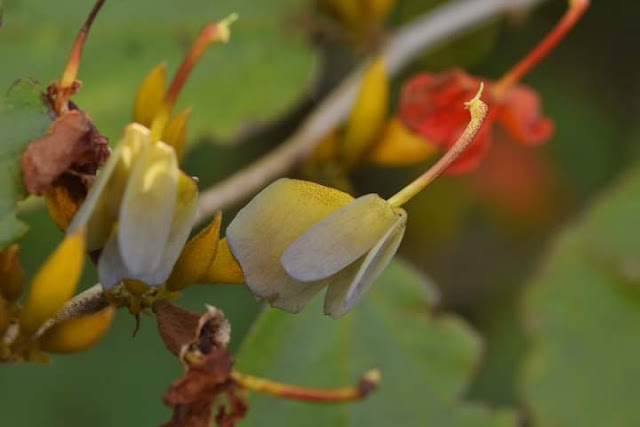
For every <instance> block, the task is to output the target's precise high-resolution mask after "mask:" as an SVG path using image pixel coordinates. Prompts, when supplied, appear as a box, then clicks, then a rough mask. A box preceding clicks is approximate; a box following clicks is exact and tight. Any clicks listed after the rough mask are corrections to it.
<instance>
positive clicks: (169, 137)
mask: <svg viewBox="0 0 640 427" xmlns="http://www.w3.org/2000/svg"><path fill="white" fill-rule="evenodd" d="M190 114H191V109H190V108H187V109H186V110H184V111H183V112H182V113H180V114H178V115H177V116H174V117H172V118H171V119H170V120H169V122H168V123H167V124H166V126H165V128H164V131H163V133H162V141H164V142H165V143H167V144H169V145H170V146H172V147H173V149H174V150H175V152H176V156H177V158H178V161H180V160H181V159H182V156H183V155H184V149H185V144H186V139H187V120H189V115H190Z"/></svg>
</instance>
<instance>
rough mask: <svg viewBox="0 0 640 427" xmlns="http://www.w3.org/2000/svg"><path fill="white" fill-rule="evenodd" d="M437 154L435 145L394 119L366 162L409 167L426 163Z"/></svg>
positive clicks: (389, 122)
mask: <svg viewBox="0 0 640 427" xmlns="http://www.w3.org/2000/svg"><path fill="white" fill-rule="evenodd" d="M437 152H438V147H437V146H436V145H435V144H433V143H431V142H429V141H427V140H425V139H423V138H421V137H419V136H418V135H415V134H413V133H412V132H411V131H410V130H409V129H407V128H406V127H405V125H404V124H402V122H401V121H400V120H398V119H397V118H395V117H394V118H392V119H390V120H389V121H388V122H387V126H386V127H385V129H384V131H383V132H382V136H381V137H380V139H379V140H378V142H376V143H375V144H374V146H373V148H372V149H371V151H369V153H368V155H367V159H366V160H367V162H368V163H372V164H375V165H379V166H409V165H413V164H416V163H420V162H424V161H425V160H428V159H429V158H431V157H432V156H433V155H434V154H436V153H437Z"/></svg>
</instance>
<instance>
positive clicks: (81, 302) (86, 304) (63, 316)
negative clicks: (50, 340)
mask: <svg viewBox="0 0 640 427" xmlns="http://www.w3.org/2000/svg"><path fill="white" fill-rule="evenodd" d="M107 305H109V302H108V301H107V299H106V297H105V295H104V292H103V291H102V285H100V284H97V285H94V286H92V287H90V288H89V289H87V290H86V291H84V292H81V293H79V294H78V295H76V296H75V297H73V298H72V299H70V300H69V301H67V303H66V304H65V305H64V306H63V307H62V309H61V310H60V311H59V312H58V313H57V314H56V315H55V316H53V317H52V318H50V319H49V320H47V321H46V322H45V323H44V325H42V326H41V327H40V329H39V330H38V332H37V333H36V335H38V336H40V335H42V334H43V333H44V332H45V331H46V330H47V329H49V328H50V327H52V326H53V325H55V324H57V323H60V322H63V321H65V320H69V319H74V318H76V317H80V316H84V315H87V314H93V313H97V312H99V311H100V310H102V309H103V308H105V307H106V306H107Z"/></svg>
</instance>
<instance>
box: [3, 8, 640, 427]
mask: <svg viewBox="0 0 640 427" xmlns="http://www.w3.org/2000/svg"><path fill="white" fill-rule="evenodd" d="M90 3H91V2H78V1H71V0H61V1H56V2H50V1H44V0H5V1H4V3H3V5H4V18H3V21H4V22H3V27H2V29H0V55H1V57H2V67H0V87H4V88H6V87H8V86H9V85H10V84H11V83H12V82H13V81H14V80H15V79H16V78H18V77H33V78H35V79H37V80H39V81H41V82H43V83H44V84H46V83H48V82H50V81H52V80H54V79H56V78H57V77H58V75H59V74H60V72H61V69H62V64H63V63H64V60H65V59H66V56H67V52H68V49H69V47H70V45H71V43H72V40H73V37H74V35H75V32H76V31H77V28H78V27H79V26H80V24H81V22H82V21H83V19H84V16H85V15H86V13H87V10H88V9H89V7H90ZM441 3H444V2H442V1H420V0H401V1H399V2H398V5H397V6H396V8H395V10H394V11H393V12H392V14H391V16H390V18H389V23H388V24H389V27H390V28H393V27H394V26H397V25H400V24H401V23H403V22H407V21H409V20H411V19H412V18H414V17H415V16H417V15H418V14H420V13H423V12H425V10H427V9H428V8H429V7H433V6H435V5H436V4H441ZM594 3H595V4H594V5H593V6H592V8H591V9H590V10H589V11H588V13H587V14H586V16H585V18H584V20H583V21H582V22H580V23H579V25H578V26H577V28H576V29H575V31H574V32H572V34H571V35H570V36H569V37H568V39H567V40H565V41H564V42H563V43H562V44H561V45H560V47H559V48H558V49H557V50H556V51H554V52H553V53H552V54H551V56H550V57H549V58H548V59H547V60H545V61H544V62H543V63H542V64H541V65H540V66H538V67H537V68H536V69H535V71H534V72H532V73H531V74H530V75H529V76H528V77H527V78H526V83H527V84H529V85H531V86H533V87H534V88H535V89H536V90H537V91H538V93H539V94H540V95H541V97H542V99H543V105H544V112H545V114H546V115H548V116H549V117H551V118H552V119H553V120H554V122H555V126H556V130H555V135H554V137H553V138H552V140H550V141H549V142H548V143H547V144H546V145H544V146H542V147H540V148H536V149H525V148H520V147H513V146H510V145H508V144H504V143H502V142H501V143H498V144H496V145H495V146H494V147H493V148H494V149H493V150H492V152H491V154H490V156H489V157H488V158H487V159H486V162H485V164H484V165H483V166H482V167H481V168H480V170H479V171H478V172H476V173H474V174H471V175H469V176H466V177H459V178H444V179H441V180H439V181H438V182H436V183H435V184H433V185H432V186H431V187H430V188H429V189H428V190H427V191H425V192H423V193H422V194H421V195H420V196H418V197H417V198H416V199H414V200H413V201H412V202H410V203H409V204H408V205H407V211H408V212H409V218H410V219H409V227H408V230H407V233H406V237H405V241H404V242H403V245H402V247H401V257H402V258H403V259H404V260H406V262H408V264H410V265H412V266H413V267H407V265H406V264H404V263H397V264H396V265H393V266H392V267H391V268H390V269H389V271H388V272H386V273H385V275H384V276H383V277H382V278H381V279H380V281H379V283H378V284H377V286H376V289H374V291H373V292H372V293H371V296H370V297H369V296H368V297H367V301H365V302H364V303H363V304H362V307H361V308H358V309H357V310H356V311H355V312H354V313H353V314H351V315H349V316H347V317H346V318H345V319H341V320H340V321H338V322H334V321H332V320H329V319H324V318H322V317H321V315H320V310H319V309H318V307H315V308H314V307H310V308H309V309H308V310H306V311H305V313H304V314H303V315H300V316H299V317H296V316H290V315H283V314H282V313H280V312H276V311H268V312H267V313H266V314H264V315H263V316H262V318H261V319H260V321H259V322H258V324H257V326H256V327H255V329H254V330H253V333H251V334H250V335H249V338H248V339H247V341H246V342H245V344H244V346H243V349H242V352H241V354H240V355H239V364H240V366H241V367H243V368H244V369H245V370H247V371H248V372H250V373H255V374H259V375H272V376H274V377H275V378H277V379H283V380H288V381H292V382H298V383H303V384H306V385H310V386H313V385H325V386H332V385H333V386H339V385H342V384H344V383H345V382H346V383H350V382H353V381H354V380H355V379H356V378H357V376H358V375H359V374H360V373H362V372H363V371H365V370H366V369H369V368H371V367H372V366H371V365H372V364H373V365H377V364H379V365H382V368H383V375H384V376H388V377H389V378H390V380H389V382H388V383H385V381H386V380H383V387H382V389H381V392H380V394H379V395H376V396H374V398H373V399H376V400H373V399H372V401H371V402H368V401H365V402H363V403H358V404H355V405H353V406H349V407H348V408H347V407H344V406H342V407H337V408H335V407H333V408H323V409H320V408H317V407H314V406H311V405H301V404H291V403H282V402H276V401H275V400H273V399H272V398H256V399H253V400H252V405H254V406H255V410H254V411H252V412H251V413H250V418H249V419H248V420H247V422H246V424H247V425H259V424H262V425H274V424H276V423H281V424H283V425H389V423H390V422H392V421H393V420H395V421H396V422H397V424H398V425H434V426H444V425H452V426H457V425H491V426H496V425H505V426H506V425H513V424H518V423H521V422H523V420H525V421H524V422H527V423H529V424H530V425H540V426H590V425H593V426H602V425H610V426H634V425H640V409H638V407H637V402H635V400H637V397H638V396H639V395H640V385H638V384H640V381H639V380H640V365H639V364H638V363H637V360H640V341H639V340H638V331H640V243H638V242H640V227H639V226H638V218H640V172H639V170H640V169H639V166H638V154H639V152H640V151H639V141H640V124H639V123H640V121H639V120H638V119H639V118H640V80H639V79H638V78H637V68H636V67H637V64H638V59H637V58H636V55H637V42H638V40H640V26H639V25H638V22H637V16H640V4H636V3H634V2H628V1H623V0H610V1H607V2H603V1H601V2H594ZM311 6H312V5H311V4H310V3H309V2H307V1H303V0H269V1H263V2H251V1H248V0H247V1H230V0H228V1H215V2H213V1H201V0H185V1H184V2H182V3H180V4H179V5H177V4H176V3H175V2H171V1H168V0H162V1H151V0H132V1H124V0H109V1H108V2H107V4H106V6H105V8H104V11H103V13H101V15H100V16H99V17H98V19H97V21H96V24H95V28H94V29H93V30H92V33H91V35H90V37H89V41H88V43H87V46H86V50H85V56H84V60H83V63H82V66H81V70H80V78H81V79H82V80H83V82H84V84H85V87H84V89H83V91H82V92H81V94H79V95H78V96H77V97H76V100H77V102H78V103H79V104H80V105H81V106H82V108H84V109H86V110H87V112H89V114H90V115H91V116H92V117H93V119H94V120H95V122H96V124H97V125H98V127H99V128H100V129H101V130H102V131H103V132H104V133H105V134H107V135H108V136H109V137H110V138H111V139H112V141H113V140H115V139H116V138H117V135H118V132H119V129H120V128H121V127H122V125H123V124H124V123H126V122H127V120H129V119H130V111H131V105H132V100H133V97H134V93H135V88H136V85H137V84H138V83H139V82H140V81H141V79H142V78H143V76H144V75H145V74H146V72H147V71H148V70H149V69H150V68H151V67H152V66H153V65H155V64H157V63H158V62H160V61H161V60H165V59H166V60H167V61H168V65H169V69H174V68H175V67H176V65H177V63H178V61H179V58H180V56H181V54H182V52H184V50H185V48H186V46H188V43H189V40H190V39H191V38H192V37H193V35H194V34H195V33H196V32H197V30H198V29H199V28H200V27H201V26H202V24H203V23H204V21H205V20H209V19H219V18H221V17H224V16H226V15H227V14H229V13H231V12H239V14H240V17H241V19H240V21H238V23H237V24H236V25H235V26H234V28H233V36H232V41H231V42H230V43H229V44H228V45H226V46H221V47H214V48H213V49H212V51H211V52H209V53H208V54H207V55H206V56H205V59H204V61H203V63H202V64H201V65H199V66H198V68H197V69H196V71H195V73H194V76H193V79H192V80H191V81H190V82H189V84H188V85H187V88H186V90H185V92H184V94H183V95H182V97H181V103H182V104H183V105H185V106H186V105H193V106H194V112H193V114H192V118H193V123H192V124H193V127H192V128H190V130H191V133H190V144H192V146H191V147H192V149H191V151H190V152H189V153H188V155H187V158H186V162H185V167H184V168H185V170H187V171H189V172H190V173H191V174H194V175H197V176H198V177H199V178H200V183H201V188H205V187H207V186H209V185H211V184H213V183H215V182H216V181H218V180H220V179H221V178H223V177H225V176H227V175H229V174H230V173H232V172H233V171H235V170H237V169H238V168H239V167H241V166H243V165H245V164H249V163H251V161H252V160H254V159H257V158H258V157H260V156H261V155H262V154H263V153H265V152H267V151H268V150H270V149H271V148H273V147H275V146H277V144H278V143H279V142H281V141H282V140H283V139H284V138H285V137H286V136H287V135H288V134H289V133H290V132H291V131H292V130H293V129H295V127H296V124H297V123H299V121H300V119H301V118H303V117H304V115H305V114H306V113H308V111H310V109H311V108H312V107H313V105H315V104H316V103H317V102H318V101H319V100H321V99H322V96H323V95H324V94H325V93H326V92H327V90H328V89H329V88H330V87H332V85H334V84H335V83H336V82H337V81H339V78H340V76H343V75H344V73H345V71H346V70H348V69H349V68H350V67H351V66H353V64H355V63H357V61H358V60H359V59H360V57H361V53H360V52H358V51H357V50H356V51H354V50H351V49H350V48H349V47H346V46H344V45H343V46H339V45H338V43H336V42H335V41H333V40H328V41H327V40H324V39H322V38H321V37H320V38H318V37H316V36H317V34H316V31H317V28H316V27H317V25H319V24H318V22H316V19H320V18H315V17H314V16H315V15H313V14H312V12H311V10H312V7H311ZM564 10H565V2H563V1H560V0H557V1H556V0H553V1H547V2H545V3H544V4H543V5H542V6H541V7H539V8H537V9H536V10H535V11H533V12H532V13H530V14H528V15H526V16H510V17H507V18H506V19H499V20H496V21H494V22H491V23H489V24H487V25H485V26H483V27H482V28H481V29H479V30H477V31H475V32H474V33H473V34H471V35H466V36H463V37H461V38H460V40H455V41H452V42H451V43H448V44H446V45H445V46H442V47H441V48H440V49H439V50H438V52H435V53H433V54H430V55H426V56H425V57H423V58H420V59H418V60H417V61H416V62H415V63H414V64H413V65H412V66H411V67H410V68H409V69H407V70H406V71H405V72H404V73H403V75H401V76H399V77H398V78H396V79H394V91H395V92H396V93H397V89H398V88H399V86H400V84H401V83H402V81H403V80H404V79H406V78H407V77H409V76H410V75H411V74H412V73H415V72H417V71H420V70H432V71H439V70H443V69H447V68H450V67H452V66H461V67H464V68H465V69H467V70H469V71H470V72H472V73H473V74H477V75H482V76H486V77H489V78H497V77H499V76H500V75H501V74H502V73H503V72H504V71H505V70H507V69H508V68H509V67H510V66H511V65H512V64H514V62H515V61H517V60H518V59H519V58H520V57H521V56H522V55H523V54H524V53H525V52H527V51H528V50H529V49H530V48H531V47H532V46H534V45H535V43H536V41H538V40H539V39H540V38H541V37H542V36H543V35H544V34H545V33H546V31H548V29H549V28H551V26H552V25H553V24H554V23H555V22H556V21H557V19H558V18H559V17H560V16H561V15H562V13H563V11H564ZM312 36H314V37H312ZM312 41H313V43H312ZM423 169H424V165H421V166H416V167H413V168H405V169H375V168H362V169H360V170H358V171H357V172H356V174H355V176H354V186H355V188H356V189H357V192H358V193H362V194H364V193H367V192H372V191H375V192H379V193H380V194H382V195H390V194H392V193H393V192H394V191H396V190H397V189H398V188H399V187H401V186H402V185H403V184H404V183H406V182H407V181H408V180H409V179H411V178H412V177H413V176H415V175H416V174H418V173H419V172H420V171H421V170H423ZM233 214H234V210H233V209H230V210H229V211H227V212H225V222H226V223H228V221H230V220H231V218H233ZM21 218H22V219H23V220H25V221H26V222H27V223H28V224H29V225H30V230H29V232H28V234H27V235H26V236H25V238H24V239H23V240H22V243H21V245H22V253H21V259H22V261H23V263H24V266H25V269H26V271H27V275H28V277H31V276H32V275H33V273H34V271H35V270H36V269H37V267H38V266H39V265H40V264H41V263H42V262H43V260H44V259H45V257H46V255H47V254H48V253H49V252H50V251H51V249H52V248H53V247H54V246H55V245H56V244H57V242H58V241H59V240H60V238H61V233H60V232H59V231H58V230H57V229H56V227H55V226H54V225H53V224H52V223H51V221H50V220H49V219H48V217H47V215H46V213H45V212H44V210H43V209H42V208H40V207H36V208H31V209H27V210H26V211H25V212H24V213H23V214H22V215H21ZM420 273H424V274H426V275H427V276H428V277H429V278H430V280H431V282H433V283H434V284H435V285H433V284H430V285H425V284H424V283H425V282H424V280H423V279H422V278H420V277H419V275H420ZM93 283H95V271H94V270H93V267H90V268H88V269H87V271H86V272H85V277H84V279H83V285H82V286H83V287H88V286H90V285H92V284H93ZM427 286H428V288H427ZM378 288H380V289H378ZM394 288H398V289H397V290H395V291H394V290H393V289H394ZM405 288H406V289H407V290H406V292H405V291H404V289H405ZM389 289H392V290H391V291H390V290H389ZM425 289H430V291H428V292H427V293H426V294H425V295H423V294H424V293H425V292H424V291H425ZM435 289H437V291H436V290H435ZM387 293H388V294H387ZM427 294H428V295H427ZM429 295H430V296H429ZM437 295H440V296H439V297H438V296H437ZM426 301H429V306H430V307H431V308H429V309H428V310H430V313H431V314H430V315H429V316H425V317H424V318H422V317H421V316H422V315H420V316H418V317H419V318H416V317H415V316H414V315H413V314H408V313H413V310H416V307H420V308H421V309H424V310H427V308H426V307H427V303H426ZM394 302H397V304H396V305H394ZM179 303H180V304H181V305H183V306H185V307H189V308H191V309H194V310H202V308H203V305H204V304H205V303H208V304H213V305H216V306H218V307H220V308H222V309H223V310H224V312H225V313H226V314H227V316H228V317H229V319H230V321H231V323H232V327H233V336H232V342H231V348H232V350H233V351H234V352H235V351H237V350H238V349H239V348H240V344H241V343H242V341H243V338H244V337H245V336H246V335H247V333H248V331H249V329H250V327H251V325H252V324H253V322H254V320H255V319H256V317H257V316H258V313H259V311H260V305H259V304H258V303H257V302H256V301H255V300H254V298H253V297H252V296H251V294H250V293H249V292H248V291H247V290H246V289H245V288H244V287H241V286H215V287H213V286H209V287H206V286H193V287H190V288H189V289H187V291H186V292H184V296H183V298H182V299H180V300H179ZM445 312H446V314H445ZM418 322H420V323H418ZM155 328H156V327H155V322H154V320H153V318H152V317H143V319H142V325H141V328H140V332H139V333H138V334H137V336H136V337H135V338H133V337H132V332H133V329H134V319H133V318H132V317H131V316H130V315H129V314H128V313H126V312H124V311H121V312H119V313H118V314H117V315H116V318H115V321H114V324H113V326H112V328H111V330H110V331H109V333H108V334H107V336H106V337H105V338H104V339H103V341H102V342H100V344H99V345H97V346H96V347H94V348H92V349H91V350H90V351H88V352H85V353H82V354H78V355H72V356H59V357H58V356H55V357H53V363H52V365H51V366H40V365H23V366H3V367H1V368H0V396H1V399H0V417H2V418H1V419H0V425H3V426H4V425H6V426H86V425H92V426H114V425H118V426H147V425H158V424H160V423H161V422H163V421H166V420H167V419H168V418H169V409H168V408H166V407H164V406H163V405H162V395H163V393H164V391H165V390H166V388H167V387H168V386H169V384H170V383H171V381H172V380H174V379H175V378H177V377H178V376H179V375H180V374H181V372H182V368H181V366H180V365H179V363H178V361H177V360H176V359H175V358H174V357H173V356H172V355H171V354H170V353H168V352H167V351H166V350H165V349H164V347H163V345H162V343H161V341H160V339H159V337H158V335H157V332H156V329H155ZM385 328H386V329H385ZM372 355H373V356H372ZM385 366H386V367H387V368H388V369H387V370H386V371H385ZM394 378H395V379H396V380H394ZM398 378H400V379H402V381H401V380H398ZM405 380H406V381H405ZM385 384H388V386H387V388H386V389H385ZM368 403H369V406H367V405H368ZM390 414H391V415H393V417H390V418H389V419H387V418H385V416H389V415H390Z"/></svg>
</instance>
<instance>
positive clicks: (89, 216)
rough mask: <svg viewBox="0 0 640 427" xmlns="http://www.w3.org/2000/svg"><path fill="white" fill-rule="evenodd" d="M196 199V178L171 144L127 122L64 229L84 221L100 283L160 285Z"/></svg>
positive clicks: (175, 256)
mask: <svg viewBox="0 0 640 427" xmlns="http://www.w3.org/2000/svg"><path fill="white" fill-rule="evenodd" d="M197 199H198V189H197V185H196V182H195V180H194V179H192V178H191V177H189V176H187V175H186V174H185V173H184V172H182V171H181V170H180V169H179V168H178V161H177V158H176V153H175V150H174V149H173V148H172V147H171V146H169V145H167V144H165V143H164V142H162V141H152V140H151V132H150V130H149V129H148V128H146V127H144V126H142V125H140V124H137V123H132V124H130V125H128V126H127V127H126V128H125V131H124V134H123V136H122V138H121V140H120V141H119V142H118V144H117V146H116V148H115V150H114V152H113V153H112V154H111V156H110V158H109V160H108V161H107V163H106V165H105V167H104V168H103V170H102V172H101V174H100V175H99V176H98V178H97V179H96V182H95V183H94V185H93V186H92V187H91V189H90V190H89V193H88V195H87V199H86V200H85V202H84V204H83V205H82V206H81V207H80V210H79V211H78V213H77V214H76V216H75V217H74V219H73V221H72V222H71V224H70V226H69V229H68V233H73V232H75V231H76V230H78V229H79V228H84V227H86V229H87V249H88V250H89V251H96V250H100V249H102V252H101V254H100V259H99V261H98V275H99V278H100V283H101V284H102V286H103V287H104V288H105V289H111V288H113V287H114V286H115V285H117V284H118V283H120V282H121V281H122V280H123V279H133V280H138V281H141V282H144V283H146V284H147V285H152V286H153V285H161V284H164V282H165V281H166V280H167V278H168V277H169V274H170V273H171V269H172V267H173V265H174V263H175V262H176V260H177V259H178V256H179V255H180V251H181V250H182V247H183V246H184V244H185V242H186V241H187V238H188V237H189V232H190V231H191V226H192V224H193V219H194V216H195V210H196V204H197Z"/></svg>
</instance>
